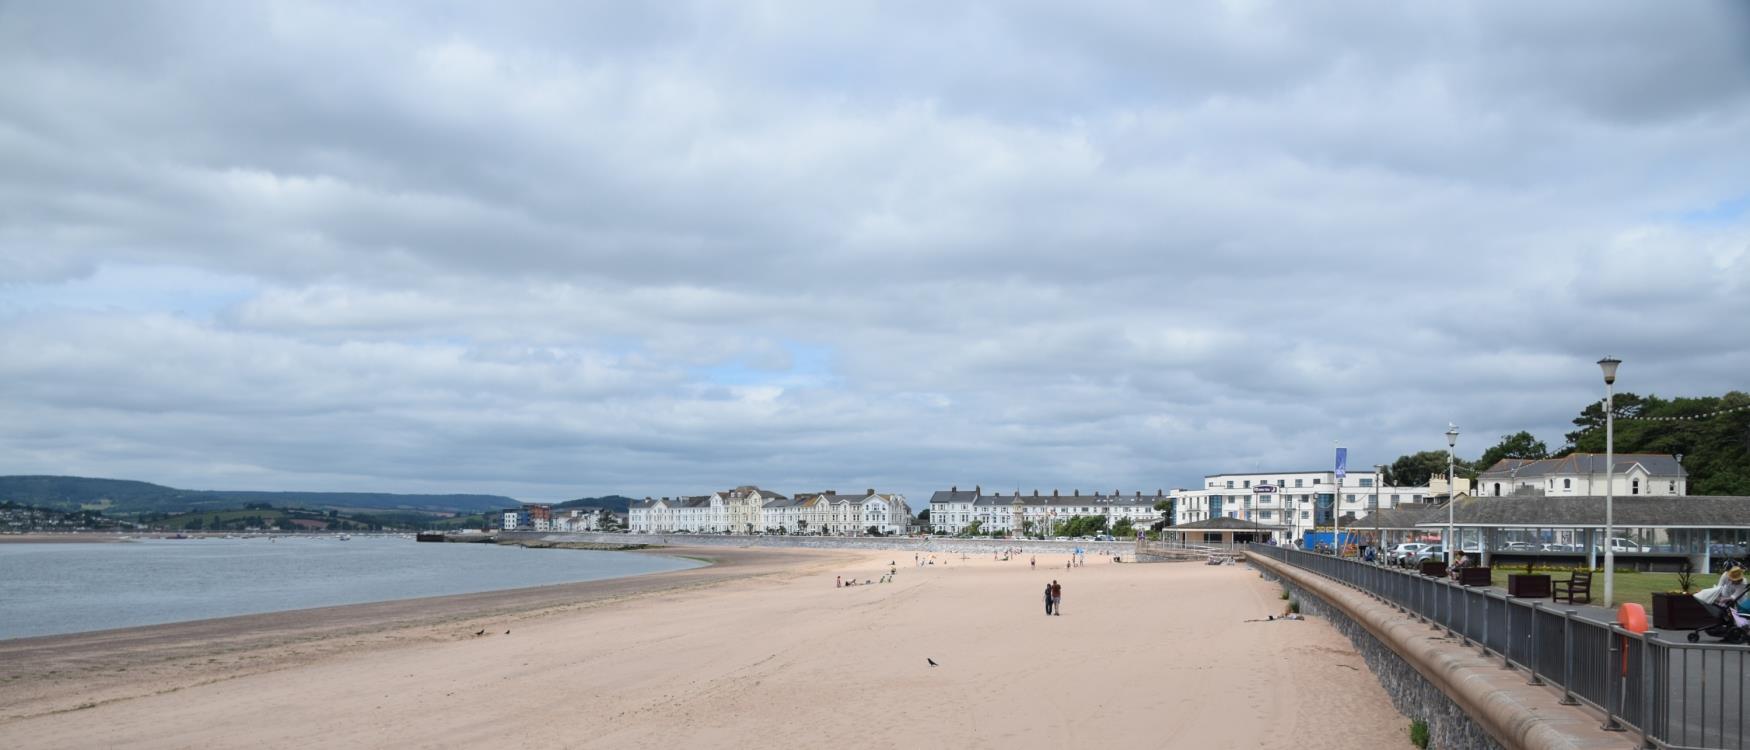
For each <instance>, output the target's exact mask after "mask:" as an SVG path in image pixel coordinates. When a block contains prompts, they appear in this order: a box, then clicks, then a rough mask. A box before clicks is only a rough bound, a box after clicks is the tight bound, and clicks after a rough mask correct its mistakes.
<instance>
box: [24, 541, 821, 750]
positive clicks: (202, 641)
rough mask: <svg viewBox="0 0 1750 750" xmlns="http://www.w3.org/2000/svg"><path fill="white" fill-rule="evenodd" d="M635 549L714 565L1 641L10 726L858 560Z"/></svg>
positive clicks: (786, 553) (789, 553)
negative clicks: (371, 652)
mask: <svg viewBox="0 0 1750 750" xmlns="http://www.w3.org/2000/svg"><path fill="white" fill-rule="evenodd" d="M628 552H629V553H630V554H648V555H660V556H665V557H680V558H685V559H691V560H698V561H701V562H704V563H705V564H704V565H701V566H699V567H694V568H688V569H685V570H675V571H666V572H660V573H646V574H640V575H633V576H623V577H619V578H608V579H600V580H594V581H580V582H575V583H561V584H552V585H546V586H530V587H522V588H513V589H500V590H496V591H484V592H475V593H467V594H447V595H443V596H433V597H419V598H413V599H395V600H389V601H382V602H368V603H362V604H342V605H335V606H329V607H314V608H308V609H293V610H282V611H278V612H264V613H258V614H249V615H235V616H230V617H218V618H209V619H201V620H189V621H184V622H175V623H163V624H158V625H140V626H134V627H126V628H116V629H110V630H95V631H86V632H81V633H66V634H60V635H42V636H31V637H26V638H13V639H7V640H0V706H3V707H4V708H0V726H4V725H5V724H7V723H10V722H13V721H17V720H21V719H26V718H29V717H33V716H40V715H44V714H52V713H59V712H63V711H68V710H76V709H81V708H87V707H90V706H95V705H102V704H104V703H111V702H115V701H120V700H127V699H130V698H137V697H142V696H145V695H152V694H159V693H165V692H172V691H175V690H180V689H183V688H185V687H191V686H194V685H201V684H207V683H211V682H218V681H223V680H228V679H234V678H237V677H243V676H247V675H252V674H260V673H263V672H271V671H276V670H278V669H283V668H287V667H291V666H298V665H302V664H308V663H310V662H311V661H313V660H317V659H321V658H325V657H331V656H335V655H344V654H347V653H351V652H355V651H358V650H361V649H367V648H368V649H373V650H374V649H382V648H395V647H400V646H403V645H408V644H417V643H430V642H434V641H445V640H456V639H461V638H465V637H470V636H472V635H473V633H474V632H475V631H476V630H478V629H481V628H486V629H491V628H493V627H503V626H505V625H506V624H510V623H516V622H521V621H526V620H532V619H536V618H542V617H547V616H550V615H554V614H558V613H562V612H575V611H578V610H581V609H586V608H590V607H595V606H601V605H605V604H609V603H613V602H619V601H624V600H628V599H635V598H641V597H647V596H652V595H659V594H665V593H673V592H680V591H686V590H692V589H701V588H709V587H714V586H719V585H722V584H724V583H728V582H732V581H737V580H744V579H748V578H754V577H760V576H769V575H774V574H781V573H801V572H806V571H807V570H809V569H810V568H813V567H818V566H824V565H829V564H832V563H836V562H842V561H843V560H844V559H847V558H848V557H849V555H846V554H843V553H838V554H834V553H831V552H826V553H821V552H815V551H806V550H741V549H720V548H686V547H664V548H654V549H643V550H629V551H628ZM142 673H145V674H142Z"/></svg>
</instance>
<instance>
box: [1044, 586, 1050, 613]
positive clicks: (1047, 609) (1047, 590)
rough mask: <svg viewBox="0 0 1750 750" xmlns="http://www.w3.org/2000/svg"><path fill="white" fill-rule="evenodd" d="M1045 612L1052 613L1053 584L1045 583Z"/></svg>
mask: <svg viewBox="0 0 1750 750" xmlns="http://www.w3.org/2000/svg"><path fill="white" fill-rule="evenodd" d="M1045 614H1047V615H1050V614H1051V584H1049V583H1047V584H1045Z"/></svg>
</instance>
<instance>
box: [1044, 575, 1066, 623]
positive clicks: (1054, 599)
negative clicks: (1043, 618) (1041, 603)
mask: <svg viewBox="0 0 1750 750" xmlns="http://www.w3.org/2000/svg"><path fill="white" fill-rule="evenodd" d="M1045 614H1047V615H1060V616H1061V615H1062V614H1063V586H1061V585H1059V584H1058V583H1057V581H1052V582H1051V583H1048V584H1045Z"/></svg>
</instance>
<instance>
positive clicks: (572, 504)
mask: <svg viewBox="0 0 1750 750" xmlns="http://www.w3.org/2000/svg"><path fill="white" fill-rule="evenodd" d="M631 504H632V498H629V497H625V496H623V495H603V496H601V497H580V498H578V499H576V500H566V501H565V502H563V503H559V504H557V505H554V506H553V507H554V509H563V508H607V509H608V510H611V511H614V512H615V513H625V512H626V508H628V507H630V506H631Z"/></svg>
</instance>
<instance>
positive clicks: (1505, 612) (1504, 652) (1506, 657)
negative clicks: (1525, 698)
mask: <svg viewBox="0 0 1750 750" xmlns="http://www.w3.org/2000/svg"><path fill="white" fill-rule="evenodd" d="M1501 606H1502V607H1503V609H1502V610H1501V624H1502V626H1504V627H1506V628H1507V634H1506V636H1505V637H1503V638H1502V639H1501V643H1502V644H1504V645H1505V648H1502V649H1501V668H1502V669H1512V668H1513V595H1512V594H1507V595H1505V596H1503V597H1501ZM1488 622H1489V618H1488V617H1487V616H1486V615H1485V616H1484V617H1483V627H1484V628H1485V629H1486V628H1487V627H1488ZM1484 632H1485V635H1486V634H1487V631H1486V630H1485V631H1484ZM1484 640H1488V639H1486V638H1485V639H1484Z"/></svg>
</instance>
